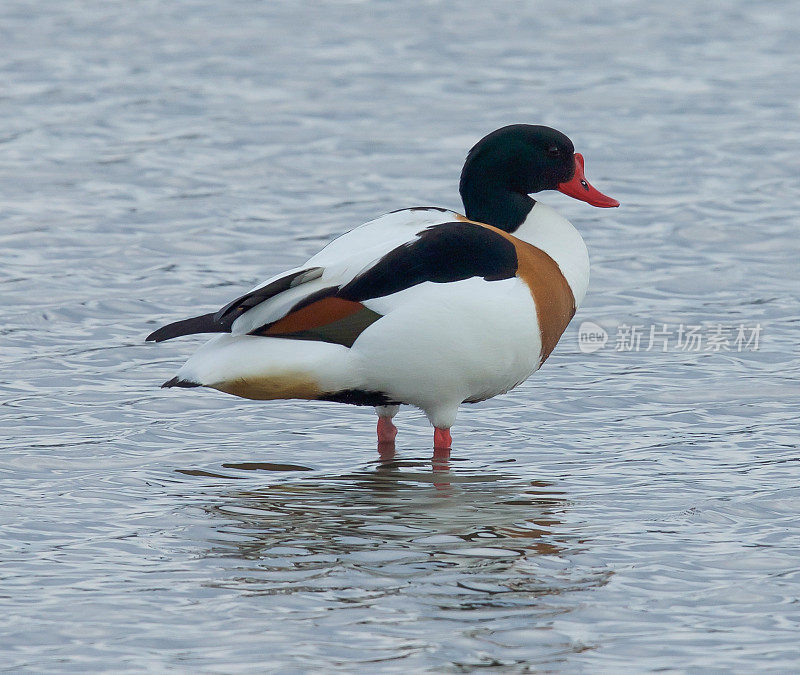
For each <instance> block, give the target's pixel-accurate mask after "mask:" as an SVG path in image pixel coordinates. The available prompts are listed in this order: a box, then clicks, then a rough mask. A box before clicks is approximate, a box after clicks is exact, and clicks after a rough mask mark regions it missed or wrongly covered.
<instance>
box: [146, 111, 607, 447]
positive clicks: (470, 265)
mask: <svg viewBox="0 0 800 675" xmlns="http://www.w3.org/2000/svg"><path fill="white" fill-rule="evenodd" d="M542 190H559V191H560V192H563V193H564V194H567V195H569V196H571V197H575V198H576V199H580V200H582V201H585V202H588V203H589V204H592V205H593V206H600V207H612V206H619V202H617V201H616V200H614V199H612V198H610V197H607V196H606V195H604V194H602V193H601V192H599V191H598V190H596V189H595V188H594V187H592V186H591V185H590V184H589V183H588V182H587V181H586V178H585V177H584V161H583V157H582V156H581V155H580V154H577V153H575V150H574V147H573V144H572V141H570V139H569V138H567V137H566V136H565V135H564V134H562V133H561V132H559V131H556V130H555V129H551V128H549V127H544V126H532V125H527V124H514V125H511V126H507V127H503V128H502V129H498V130H496V131H494V132H492V133H490V134H489V135H488V136H486V137H485V138H483V139H482V140H481V141H480V142H478V143H477V144H476V145H475V147H473V148H472V150H470V152H469V154H468V156H467V159H466V162H465V164H464V168H463V170H462V172H461V183H460V193H461V198H462V200H463V202H464V213H465V214H466V215H461V214H459V213H456V212H454V211H450V210H448V209H443V208H437V207H417V208H410V209H403V210H400V211H393V212H392V213H389V214H386V215H384V216H381V217H380V218H377V219H376V220H372V221H370V222H368V223H365V224H364V225H361V226H360V227H357V228H355V229H354V230H351V231H350V232H347V233H346V234H343V235H342V236H340V237H339V238H338V239H335V240H334V241H332V242H331V243H329V244H328V245H327V246H326V247H325V248H323V249H322V250H321V251H320V252H319V253H317V254H316V255H315V256H314V257H312V258H311V259H310V260H309V261H308V262H307V263H306V264H304V265H302V266H300V267H295V268H294V269H291V270H288V271H287V272H283V273H281V274H278V275H276V276H274V277H272V278H270V279H268V280H267V281H265V282H264V283H262V284H260V285H259V286H257V287H256V288H254V289H253V290H252V291H250V292H249V293H246V294H245V295H242V296H241V297H239V298H236V299H235V300H233V301H232V302H230V303H228V304H227V305H225V306H224V307H223V308H222V309H220V310H218V311H216V312H211V313H209V314H203V315H201V316H197V317H194V318H191V319H185V320H183V321H178V322H176V323H171V324H169V325H167V326H164V327H163V328H159V329H158V330H157V331H155V332H154V333H152V334H151V335H150V336H148V338H147V340H152V341H156V342H160V341H162V340H169V339H171V338H174V337H178V336H180V335H189V334H193V333H222V335H218V336H216V337H214V338H212V339H211V340H210V341H208V342H207V343H206V344H205V345H203V346H202V347H201V348H200V349H199V350H198V351H197V352H196V353H195V354H194V355H193V356H192V357H191V358H190V359H189V360H188V361H187V362H186V364H185V365H184V366H183V367H182V368H181V369H180V370H179V371H178V374H177V375H176V376H175V377H173V378H172V379H171V380H169V381H168V382H165V383H164V384H163V385H162V386H164V387H210V388H212V389H217V390H219V391H223V392H225V393H228V394H233V395H235V396H242V397H244V398H250V399H260V400H271V399H292V398H296V399H310V400H321V401H337V402H340V403H351V404H355V405H368V406H375V409H376V411H377V413H378V440H379V442H380V443H383V444H391V443H393V442H394V438H395V436H396V434H397V428H396V427H395V426H394V424H393V423H392V418H393V417H394V416H395V414H396V413H397V411H398V408H399V406H400V404H403V403H405V404H410V405H414V406H417V407H418V408H421V409H422V410H423V412H424V413H425V414H426V415H427V417H428V419H429V420H430V422H431V424H432V425H433V426H434V427H435V430H434V448H437V449H440V450H441V449H445V450H446V449H449V448H450V445H451V437H450V427H451V426H452V425H453V423H454V422H455V419H456V413H457V412H458V407H459V405H461V404H462V403H472V402H476V401H483V400H485V399H488V398H491V397H492V396H497V395H498V394H503V393H505V392H507V391H509V390H510V389H513V388H514V387H516V386H517V385H519V384H520V383H522V382H523V381H525V380H526V379H527V378H528V377H529V376H530V375H531V374H532V373H534V372H535V371H536V370H538V369H539V368H540V367H541V365H542V363H543V362H544V361H545V359H546V358H547V357H548V356H549V355H550V353H551V352H552V351H553V348H554V347H555V346H556V343H557V342H558V339H559V338H560V337H561V334H562V333H563V332H564V329H565V328H566V327H567V324H568V323H569V322H570V320H571V319H572V317H573V315H574V314H575V310H576V309H577V307H578V305H579V304H580V303H581V301H582V300H583V297H584V295H585V294H586V289H587V285H588V281H589V256H588V253H587V250H586V245H585V244H584V243H583V239H582V238H581V236H580V234H578V232H577V230H576V229H575V228H574V227H573V226H572V225H571V224H570V223H569V222H568V221H567V220H565V219H564V218H562V217H561V216H560V215H558V213H556V212H555V211H554V210H553V209H552V208H550V207H549V206H547V205H545V204H542V203H541V202H537V201H535V200H533V199H532V198H531V197H530V196H529V195H530V194H531V193H535V192H540V191H542Z"/></svg>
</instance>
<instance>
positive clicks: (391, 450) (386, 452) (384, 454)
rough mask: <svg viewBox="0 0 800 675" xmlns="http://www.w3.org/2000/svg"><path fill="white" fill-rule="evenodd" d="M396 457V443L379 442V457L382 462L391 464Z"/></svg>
mask: <svg viewBox="0 0 800 675" xmlns="http://www.w3.org/2000/svg"><path fill="white" fill-rule="evenodd" d="M394 456H395V446H394V441H378V457H380V461H381V462H391V461H392V460H393V459H394Z"/></svg>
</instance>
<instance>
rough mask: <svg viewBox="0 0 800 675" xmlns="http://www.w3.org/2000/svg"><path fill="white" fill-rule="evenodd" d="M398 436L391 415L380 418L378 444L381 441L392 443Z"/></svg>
mask: <svg viewBox="0 0 800 675" xmlns="http://www.w3.org/2000/svg"><path fill="white" fill-rule="evenodd" d="M395 438H397V427H396V426H395V425H394V424H393V423H392V418H391V417H379V418H378V445H380V444H381V443H391V444H392V445H394V439H395Z"/></svg>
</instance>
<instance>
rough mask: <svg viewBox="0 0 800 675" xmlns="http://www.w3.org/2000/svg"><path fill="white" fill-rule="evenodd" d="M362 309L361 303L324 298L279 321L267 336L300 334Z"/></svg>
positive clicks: (273, 325)
mask: <svg viewBox="0 0 800 675" xmlns="http://www.w3.org/2000/svg"><path fill="white" fill-rule="evenodd" d="M362 309H364V305H362V304H361V303H360V302H353V301H352V300H343V299H342V298H322V299H321V300H317V301H316V302H312V303H311V304H310V305H307V306H305V307H301V308H300V309H298V310H296V311H294V312H291V313H289V314H287V315H286V316H285V317H283V318H282V319H279V320H278V321H276V322H275V323H273V324H272V325H271V326H270V327H269V329H268V330H267V331H266V333H265V335H280V334H282V333H299V332H300V331H304V330H311V329H312V328H319V327H320V326H325V325H327V324H329V323H333V322H334V321H339V320H340V319H344V318H346V317H348V316H350V315H351V314H355V313H356V312H360V311H361V310H362Z"/></svg>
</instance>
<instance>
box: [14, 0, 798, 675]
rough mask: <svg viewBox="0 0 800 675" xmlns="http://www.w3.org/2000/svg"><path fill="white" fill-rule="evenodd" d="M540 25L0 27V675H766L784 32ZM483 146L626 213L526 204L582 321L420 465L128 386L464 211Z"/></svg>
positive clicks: (148, 385)
mask: <svg viewBox="0 0 800 675" xmlns="http://www.w3.org/2000/svg"><path fill="white" fill-rule="evenodd" d="M565 7H566V5H564V3H557V2H545V1H543V2H526V3H517V2H508V3H486V2H464V3H448V2H434V1H432V2H424V3H423V2H419V3H416V2H405V1H403V2H400V1H395V2H391V3H389V2H372V3H366V2H365V3H359V2H352V3H351V2H326V3H317V2H313V3H312V2H308V3H301V2H293V3H290V2H270V3H259V2H246V1H242V2H235V3H219V2H209V1H206V0H196V1H192V2H182V3H162V2H137V3H122V2H99V1H98V2H90V1H86V2H78V1H75V0H70V1H65V2H39V3H30V2H21V1H18V0H6V1H5V2H3V3H2V4H0V44H2V47H0V75H1V79H0V81H1V82H2V86H1V87H0V112H2V122H0V184H1V185H2V201H1V203H0V207H1V208H2V220H0V261H2V264H0V295H1V296H2V305H1V306H0V308H1V309H0V311H2V324H1V325H0V333H1V336H0V365H1V367H2V374H1V375H0V396H1V398H2V406H1V407H0V470H2V474H0V475H1V476H2V496H0V505H1V506H2V509H1V511H0V512H1V513H2V517H1V518H0V547H2V548H1V549H0V550H1V551H2V567H0V574H1V575H2V583H0V609H2V612H1V613H0V653H2V666H3V667H4V668H8V669H10V670H16V671H19V670H28V671H89V670H98V669H107V670H113V671H116V672H120V671H126V670H130V671H138V670H150V671H159V670H167V669H174V670H178V671H187V672H188V671H198V670H199V671H201V672H246V671H250V672H252V671H256V670H268V669H274V670H280V671H282V672H296V671H310V670H323V671H331V670H337V669H340V670H344V671H352V670H356V669H358V668H359V667H360V666H359V664H362V665H363V664H371V667H372V668H377V669H379V670H382V671H387V672H408V671H409V670H410V669H412V670H425V669H430V670H436V671H445V672H447V671H451V672H461V671H470V670H473V669H475V668H477V667H480V666H493V667H494V668H495V669H497V670H501V671H509V672H517V671H526V670H541V671H548V670H556V671H573V672H574V671H585V672H598V671H601V672H619V670H620V669H621V668H623V667H624V668H627V669H634V670H640V671H641V670H651V669H658V668H662V669H668V670H669V669H676V670H694V671H700V670H705V669H712V668H720V669H734V670H737V671H739V672H751V671H753V670H756V669H772V670H778V671H784V672H788V671H793V670H796V669H797V667H798V663H800V648H799V647H798V644H800V639H799V637H800V516H799V515H798V511H799V510H800V488H798V482H799V481H798V477H799V476H800V460H799V458H800V451H799V450H798V423H797V421H796V415H797V410H798V398H800V397H799V396H798V394H800V386H798V375H799V374H800V358H799V355H798V346H797V345H798V334H797V329H798V325H799V324H798V316H800V313H799V312H798V302H797V300H798V297H797V296H798V277H799V276H800V274H798V272H800V269H799V263H798V259H799V258H798V256H799V255H800V244H799V243H798V242H800V238H799V237H798V217H797V206H796V205H797V203H798V198H800V187H799V185H798V180H797V177H798V175H799V174H800V128H798V124H797V120H798V114H799V113H800V106H799V104H798V101H800V69H798V68H797V63H798V62H797V33H798V30H800V10H799V9H798V5H797V3H796V2H794V1H792V0H785V1H774V2H771V1H767V2H758V3H754V2H722V1H719V2H708V3H704V4H703V5H702V6H700V5H698V4H697V3H693V2H687V1H685V0H678V1H677V2H672V3H662V4H660V5H658V4H655V3H648V2H637V1H624V0H619V1H615V2H608V3H573V4H572V5H570V6H569V11H565ZM510 122H533V123H545V124H550V125H552V126H556V127H558V128H559V129H562V130H563V131H565V132H566V133H568V134H569V135H570V136H571V137H572V139H573V140H574V141H575V144H576V146H577V148H578V150H580V151H581V152H583V153H584V154H585V156H586V157H587V175H588V176H589V178H590V180H592V181H593V182H594V183H595V185H597V186H598V187H599V188H600V189H601V190H603V191H604V192H606V193H608V194H610V195H612V196H614V197H616V198H618V199H619V200H620V201H621V202H622V207H621V208H620V209H618V210H613V211H608V210H600V209H593V208H591V207H589V206H587V205H586V204H582V203H578V202H575V201H571V200H568V199H567V198H565V197H563V196H561V195H557V194H553V193H546V194H545V195H543V197H542V198H543V200H544V201H545V202H548V203H550V204H552V205H553V206H555V207H556V208H558V209H560V210H561V211H562V212H563V213H564V214H565V215H566V216H567V217H569V218H570V219H571V220H572V221H573V222H574V223H575V224H576V225H577V226H578V228H579V229H580V230H581V232H582V233H583V235H584V237H585V239H586V241H587V244H588V246H589V249H590V253H591V258H592V265H593V272H592V275H593V276H592V282H591V287H590V291H589V295H588V297H587V300H586V303H585V306H584V307H583V308H582V309H581V310H580V311H579V313H578V316H577V317H576V319H575V321H574V322H573V324H572V325H571V326H570V328H569V329H568V331H567V333H566V335H565V336H564V338H563V339H562V342H561V344H560V345H559V347H558V349H557V350H556V351H555V353H554V354H553V356H552V357H551V358H550V360H549V361H548V363H547V364H546V366H545V367H544V369H543V370H542V371H541V372H540V373H538V374H537V375H536V376H534V377H533V378H532V379H531V380H530V381H529V382H527V383H525V384H524V385H523V386H521V387H520V388H519V389H517V390H516V391H514V392H512V393H511V394H509V395H507V396H503V397H499V398H497V399H494V400H492V401H489V402H486V403H483V404H479V405H475V406H470V407H467V408H465V409H463V411H462V413H461V415H460V418H459V421H458V424H457V426H456V427H455V429H454V438H455V444H454V449H453V454H452V458H451V460H450V461H449V462H445V461H439V460H437V461H432V459H431V450H430V445H431V432H430V429H429V427H428V425H427V423H426V421H425V420H424V418H423V417H422V416H421V414H420V413H418V412H415V411H413V410H408V411H403V412H401V413H400V415H399V418H398V421H399V426H400V428H401V435H400V437H399V441H398V450H397V454H396V456H395V457H393V458H392V457H388V456H384V457H383V458H381V457H380V456H379V455H378V453H377V452H376V449H375V443H374V423H375V417H374V414H373V413H372V411H371V410H368V409H360V408H351V407H346V406H337V405H335V404H326V403H300V402H279V403H254V402H249V401H244V400H241V399H235V398H232V397H226V396H224V395H222V394H217V393H215V392H203V391H200V392H198V391H188V390H169V391H167V390H164V391H162V390H160V389H159V388H158V385H159V384H160V383H161V382H162V381H164V380H165V379H167V378H169V377H171V376H172V375H173V374H174V372H175V369H176V367H177V366H178V365H179V364H180V363H181V362H182V360H183V359H184V358H185V357H186V356H187V355H188V354H189V353H190V352H191V351H192V350H193V349H194V348H195V347H196V346H197V345H198V344H199V343H200V342H201V341H202V338H199V337H198V338H188V339H184V340H180V341H175V342H169V343H165V344H161V345H154V344H145V343H144V342H143V339H144V336H145V335H147V334H148V333H149V332H150V331H151V330H153V329H154V328H155V327H157V326H159V325H161V324H162V323H164V322H167V321H172V320H175V319H178V318H183V317H185V316H190V315H193V314H197V313H201V312H204V311H209V310H211V309H215V308H217V307H219V306H221V305H222V304H224V303H226V302H227V301H228V300H230V299H231V298H232V297H234V296H235V295H236V294H237V293H239V292H241V291H242V290H243V289H248V288H249V287H250V286H251V285H252V284H254V283H255V282H256V281H258V280H259V279H262V278H265V277H267V276H269V275H271V274H273V273H276V272H278V271H280V270H281V269H283V268H286V267H289V266H292V265H295V264H298V263H300V262H302V261H303V260H304V259H305V258H306V257H308V256H309V255H311V254H312V253H314V252H315V251H316V250H317V249H319V248H320V247H321V246H322V245H323V244H324V243H325V242H327V241H328V240H329V239H330V238H332V237H333V236H335V235H337V234H339V233H341V232H343V231H345V230H347V229H349V228H351V227H353V226H355V225H357V224H360V223H361V222H363V221H365V220H368V219H370V218H372V217H374V216H376V215H378V214H381V213H384V212H386V211H389V210H392V209H397V208H401V207H403V206H413V205H418V204H437V205H441V206H446V207H450V208H458V207H459V199H458V193H457V179H458V174H459V171H460V168H461V163H462V161H463V157H464V155H465V153H466V150H467V149H468V148H469V146H470V145H471V144H472V143H474V142H475V141H476V140H477V139H478V138H480V137H481V136H482V135H483V134H485V133H486V132H488V131H490V130H492V129H494V128H496V127H498V126H501V125H503V124H507V123H510ZM583 321H592V322H594V323H597V324H598V325H600V326H602V327H604V328H605V329H606V330H607V331H608V332H609V341H608V343H607V344H606V346H605V347H604V348H602V349H600V350H599V351H596V352H594V353H582V352H581V351H580V350H579V348H578V338H577V334H578V328H577V327H578V325H579V324H580V323H581V322H583ZM664 324H667V327H668V330H670V331H672V332H673V333H674V332H675V331H677V330H678V327H679V326H680V325H681V324H684V325H686V326H688V325H698V326H701V327H702V331H705V333H703V334H704V336H707V333H708V331H710V330H712V329H713V327H715V326H716V325H717V324H720V325H722V326H723V327H725V329H726V330H727V329H728V328H730V327H734V326H739V325H746V326H747V327H753V326H755V325H757V324H758V325H760V326H761V329H762V330H761V334H760V343H759V345H758V346H759V348H758V349H757V350H754V349H753V348H752V346H753V345H751V347H750V348H748V349H744V350H742V351H738V350H737V349H736V348H735V347H734V346H733V345H730V347H731V348H730V349H728V350H725V349H721V350H720V351H713V350H706V349H705V347H706V344H705V343H703V344H702V348H701V350H699V351H698V350H681V349H678V348H676V347H675V345H674V342H675V340H676V336H675V335H674V334H673V335H672V336H670V340H671V342H670V343H669V344H668V349H667V351H663V350H662V348H661V346H660V343H657V344H656V346H655V347H654V348H651V349H649V350H647V347H648V346H650V345H649V335H648V331H649V328H650V326H651V325H655V326H657V327H658V328H659V329H661V328H662V327H663V325H664ZM622 325H628V326H630V325H640V326H643V329H642V330H643V335H644V337H643V340H642V343H641V345H640V349H639V350H638V351H637V350H636V349H618V348H617V347H618V346H619V347H624V345H623V344H622V343H621V342H620V340H621V339H622V337H621V336H623V335H624V334H623V333H621V332H619V327H620V326H622Z"/></svg>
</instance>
